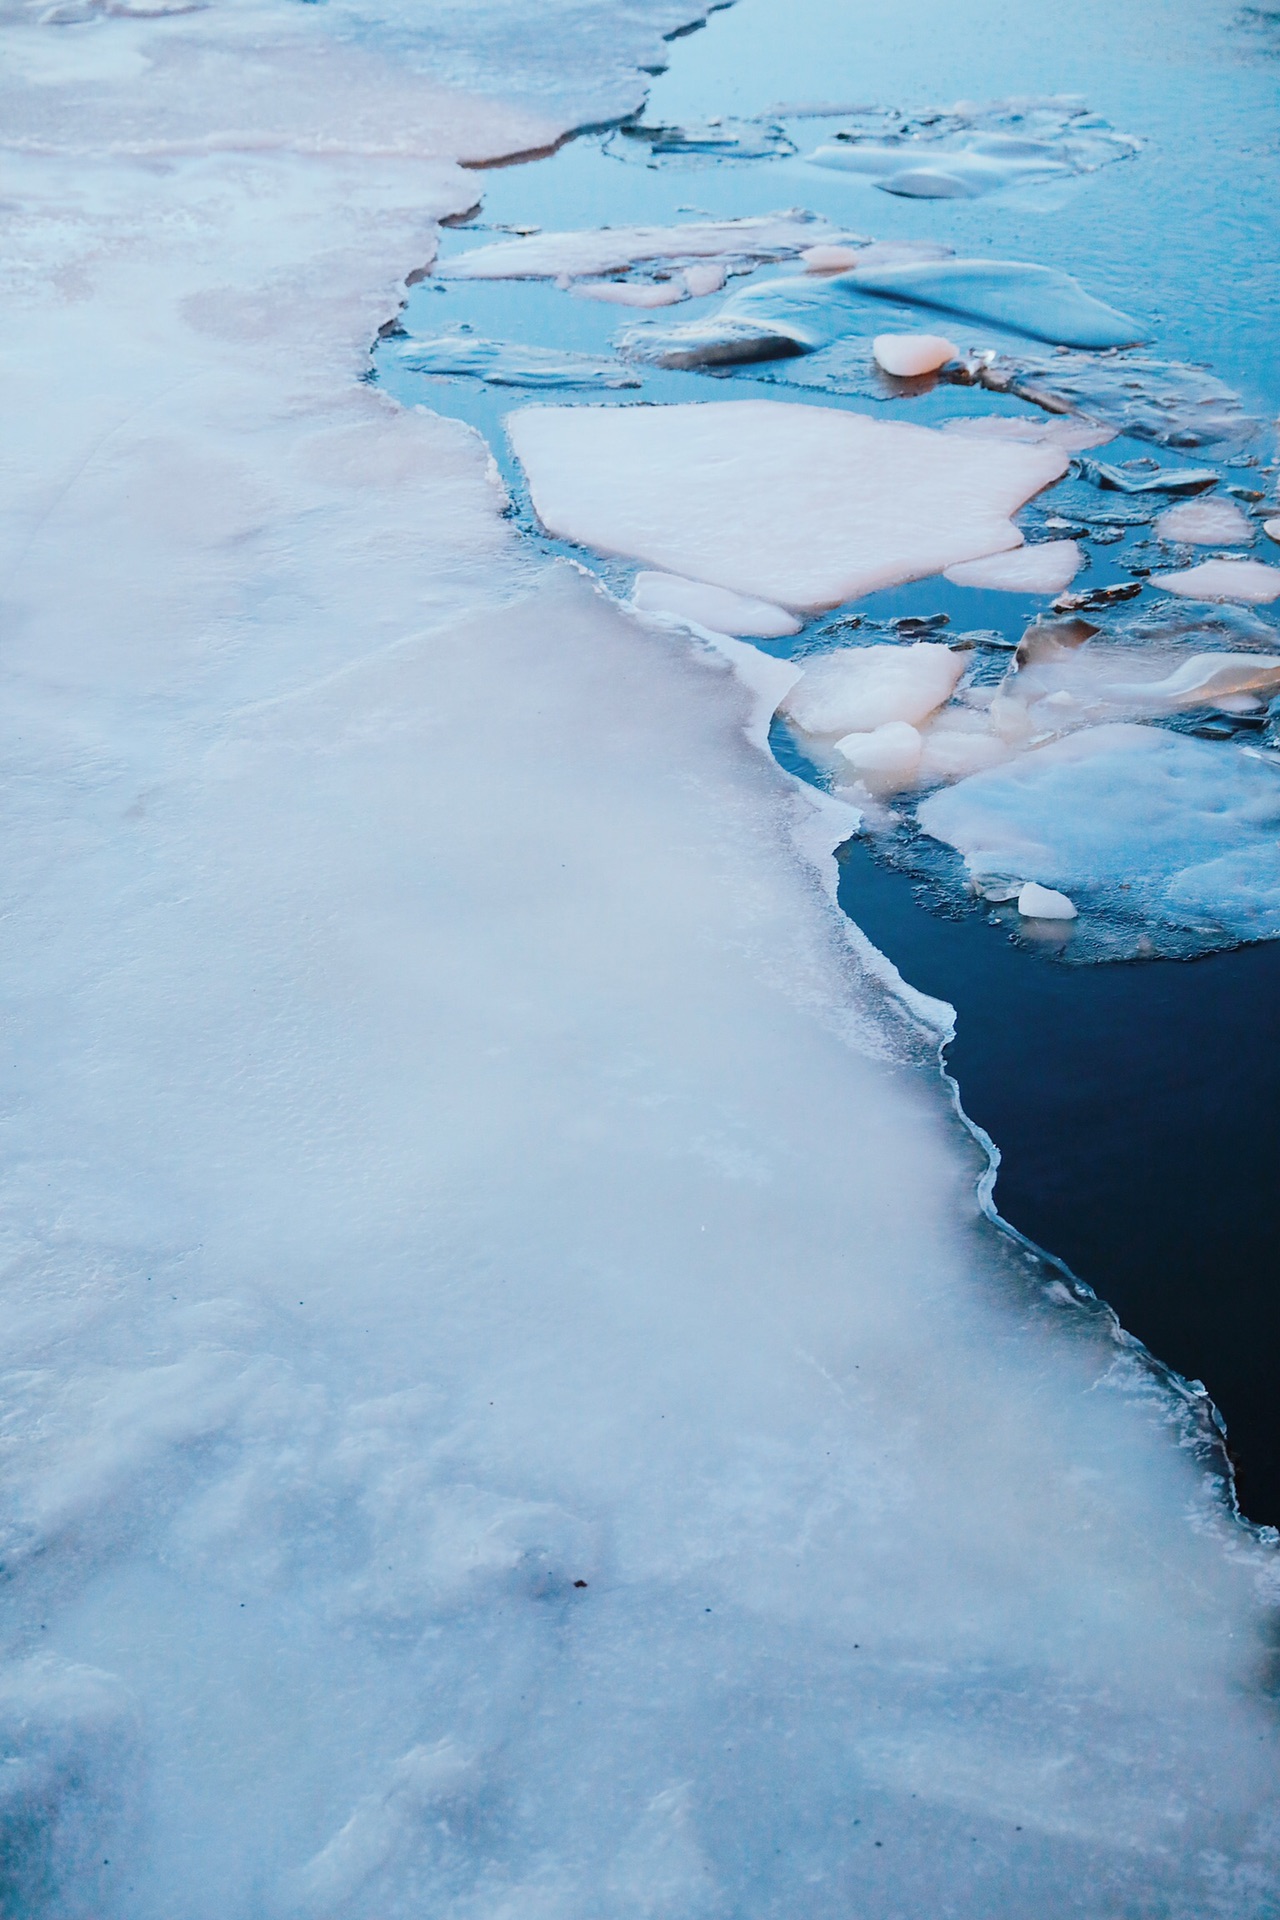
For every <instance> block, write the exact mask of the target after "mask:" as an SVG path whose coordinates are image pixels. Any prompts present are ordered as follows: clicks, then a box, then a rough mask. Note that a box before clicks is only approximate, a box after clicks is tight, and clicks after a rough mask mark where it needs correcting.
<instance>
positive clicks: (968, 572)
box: [946, 540, 1084, 593]
mask: <svg viewBox="0 0 1280 1920" xmlns="http://www.w3.org/2000/svg"><path fill="white" fill-rule="evenodd" d="M1083 565H1084V555H1083V554H1082V553H1081V551H1080V549H1079V547H1078V546H1077V545H1076V543H1075V541H1074V540H1044V541H1041V542H1040V544H1039V545H1037V546H1027V547H1018V548H1016V549H1015V550H1014V551H1013V552H1012V553H993V554H989V555H988V556H987V557H986V558H985V559H983V560H965V561H962V562H961V564H960V565H959V566H958V567H948V568H947V570H946V578H947V579H948V580H950V581H951V583H952V585H953V586H957V587H985V588H987V589H988V590H991V589H994V590H996V591H997V592H1000V593H1059V592H1061V590H1062V588H1063V587H1065V586H1067V585H1068V584H1069V582H1070V581H1072V580H1074V579H1075V577H1076V575H1077V574H1078V573H1079V571H1080V569H1081V567H1082V566H1083Z"/></svg>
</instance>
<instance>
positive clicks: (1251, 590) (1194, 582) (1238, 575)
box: [1151, 560, 1280, 607]
mask: <svg viewBox="0 0 1280 1920" xmlns="http://www.w3.org/2000/svg"><path fill="white" fill-rule="evenodd" d="M1151 577H1152V583H1153V585H1155V586H1160V587H1167V588H1168V590H1169V592H1170V593H1180V594H1182V595H1183V596H1184V597H1185V598H1186V599H1188V600H1243V601H1246V602H1247V603H1248V605H1250V606H1254V607H1258V606H1264V605H1265V604H1266V603H1267V602H1268V601H1269V600H1275V599H1277V598H1280V567H1268V566H1265V565H1264V564H1263V562H1262V561H1261V560H1202V561H1201V563H1200V565H1199V566H1198V567H1188V568H1187V569H1186V571H1185V572H1182V573H1156V574H1153V575H1152V576H1151Z"/></svg>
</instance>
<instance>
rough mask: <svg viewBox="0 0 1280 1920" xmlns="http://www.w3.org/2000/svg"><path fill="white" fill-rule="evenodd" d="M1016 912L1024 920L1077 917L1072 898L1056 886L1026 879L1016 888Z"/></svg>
mask: <svg viewBox="0 0 1280 1920" xmlns="http://www.w3.org/2000/svg"><path fill="white" fill-rule="evenodd" d="M1018 912H1019V913H1020V914H1021V915H1022V917H1023V919H1024V920H1075V919H1077V918H1078V917H1079V914H1078V909H1077V907H1076V905H1075V902H1074V901H1073V900H1069V899H1068V898H1067V896H1066V894H1065V893H1059V892H1058V890H1057V888H1056V887H1042V886H1041V885H1040V883H1039V881H1037V880H1028V881H1027V882H1026V883H1025V885H1024V886H1022V887H1020V888H1019V889H1018Z"/></svg>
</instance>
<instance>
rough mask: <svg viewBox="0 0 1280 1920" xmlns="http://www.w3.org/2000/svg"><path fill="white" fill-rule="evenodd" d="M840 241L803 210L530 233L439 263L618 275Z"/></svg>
mask: <svg viewBox="0 0 1280 1920" xmlns="http://www.w3.org/2000/svg"><path fill="white" fill-rule="evenodd" d="M828 236H830V238H831V239H832V240H836V239H838V238H839V237H840V236H839V233H838V231H837V230H836V229H834V228H832V227H831V226H830V225H829V224H828V222H827V221H825V220H821V219H818V218H817V217H816V216H815V215H813V214H811V213H806V212H804V210H803V209H797V208H793V209H791V210H790V211H789V212H785V213H767V214H761V215H758V216H752V217H749V218H745V219H740V220H704V221H690V222H688V223H687V224H683V223H682V224H681V225H679V226H674V227H591V228H588V229H587V230H586V231H584V232H579V233H535V234H526V235H523V236H521V237H520V238H518V239H513V240H499V241H496V242H495V243H494V244H492V245H491V246H484V247H474V248H472V249H471V250H470V251H469V252H467V253H460V254H455V255H454V256H453V258H452V259H450V260H445V261H442V262H441V264H440V266H439V268H438V272H439V273H440V275H441V277H442V278H444V279H448V280H557V279H559V278H560V277H561V276H562V275H564V276H568V277H569V278H570V279H577V278H586V277H589V276H590V275H593V274H602V273H617V272H621V271H622V270H623V269H624V268H627V267H634V266H641V265H651V264H652V263H653V262H654V261H658V260H661V261H663V262H666V263H671V264H675V263H679V262H682V261H692V260H707V259H714V260H723V261H729V262H732V263H733V264H735V265H737V266H741V267H744V268H745V267H750V266H759V265H762V264H763V263H764V262H766V261H769V260H785V259H788V258H789V257H791V256H792V255H794V254H798V253H800V252H801V251H802V250H803V249H805V248H806V247H812V246H813V245H814V243H815V241H818V240H822V241H824V242H826V241H827V239H828Z"/></svg>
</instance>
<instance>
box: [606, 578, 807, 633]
mask: <svg viewBox="0 0 1280 1920" xmlns="http://www.w3.org/2000/svg"><path fill="white" fill-rule="evenodd" d="M631 601H632V605H633V606H634V607H635V608H636V610H637V612H639V613H662V614H669V615H670V616H671V617H672V618H673V619H676V620H692V621H693V623H694V624H695V625H696V626H699V627H705V628H707V629H708V630H709V631H710V632H712V633H730V634H737V635H739V636H740V637H751V638H754V639H758V640H781V639H785V638H786V636H787V635H788V634H792V633H799V631H800V622H799V621H798V620H797V619H796V617H795V615H794V614H792V613H788V612H787V611H786V609H785V608H784V607H775V606H771V605H770V604H769V602H768V601H767V600H750V599H748V598H747V597H746V595H745V594H741V593H730V592H729V591H728V590H727V589H726V588H724V587H709V586H707V585H706V584H705V583H704V582H703V581H701V580H682V579H681V578H680V577H679V575H678V574H674V573H638V574H637V575H636V578H635V585H634V587H633V588H632V592H631Z"/></svg>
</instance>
